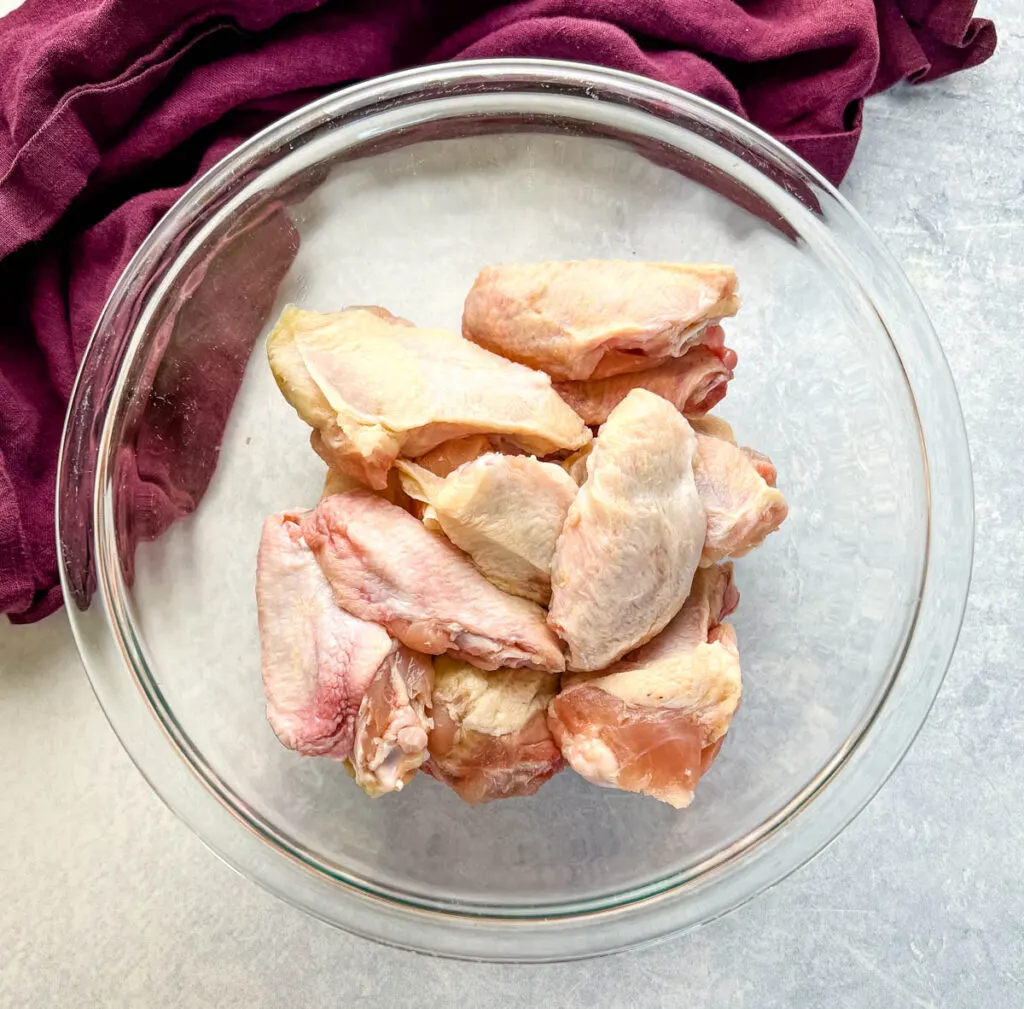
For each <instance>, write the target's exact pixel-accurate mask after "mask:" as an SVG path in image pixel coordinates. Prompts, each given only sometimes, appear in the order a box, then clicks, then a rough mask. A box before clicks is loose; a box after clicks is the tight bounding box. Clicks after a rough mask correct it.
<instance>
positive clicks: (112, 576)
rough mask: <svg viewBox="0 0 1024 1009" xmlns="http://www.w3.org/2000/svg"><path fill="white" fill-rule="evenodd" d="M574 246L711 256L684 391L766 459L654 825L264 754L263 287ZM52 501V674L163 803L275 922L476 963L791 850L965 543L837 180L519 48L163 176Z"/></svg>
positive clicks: (695, 890) (414, 278) (950, 639)
mask: <svg viewBox="0 0 1024 1009" xmlns="http://www.w3.org/2000/svg"><path fill="white" fill-rule="evenodd" d="M590 257H594V258H605V257H607V258H632V257H636V258H638V259H648V260H681V261H687V260H690V261H723V262H728V263H732V264H734V265H735V266H736V268H737V271H738V274H739V277H740V282H741V289H742V293H743V296H744V307H743V308H742V310H741V311H740V314H739V316H738V317H737V318H736V319H735V320H730V321H729V325H728V338H729V344H730V345H731V346H732V347H734V348H735V349H736V350H737V351H738V352H739V357H740V364H739V368H738V371H737V375H736V378H735V380H734V381H733V383H732V385H731V386H730V391H729V395H728V397H727V398H726V400H725V401H724V402H723V403H722V404H721V406H720V407H719V408H718V409H717V411H716V412H718V413H720V414H722V415H723V416H724V417H725V418H726V419H728V420H729V421H730V422H732V424H733V425H734V426H735V428H736V430H737V432H738V435H739V436H740V440H741V442H742V443H744V444H751V445H754V446H756V447H757V448H758V449H760V450H762V451H764V452H767V453H768V454H769V455H770V456H771V457H772V459H773V460H774V461H775V463H776V465H777V466H778V471H779V474H780V476H779V483H780V487H781V488H782V489H783V491H784V492H785V494H786V495H787V497H788V499H789V503H790V515H789V519H788V521H787V522H786V523H785V525H784V526H783V528H782V530H781V531H780V532H779V533H777V534H775V535H773V536H772V537H770V538H769V540H768V542H767V543H766V545H765V546H764V547H763V548H762V549H760V550H758V551H756V552H755V553H754V554H752V555H751V556H749V557H746V558H744V559H742V560H741V561H739V562H738V564H737V581H738V585H739V588H740V591H741V595H742V601H741V603H740V608H739V611H738V613H737V614H736V617H735V625H736V629H737V632H738V635H739V641H740V651H741V656H742V661H743V671H744V701H743V705H742V707H741V708H740V711H739V713H738V714H737V716H736V718H735V720H734V722H733V725H732V729H731V731H730V733H729V736H728V740H727V742H726V745H725V747H724V748H723V750H722V753H721V755H720V757H719V758H718V760H717V762H716V763H715V766H714V768H713V769H712V770H711V772H710V773H709V774H708V775H707V776H706V778H705V779H704V780H703V781H702V783H701V786H700V789H699V791H698V793H697V797H696V800H695V801H694V803H693V805H692V806H691V807H690V808H689V809H687V810H684V811H681V812H678V811H676V810H673V809H671V808H669V807H668V806H665V805H662V804H660V803H658V802H655V801H653V800H650V799H645V798H642V797H640V796H637V795H631V794H624V793H619V792H613V791H608V790H604V789H598V788H594V787H592V786H590V785H588V784H587V783H586V782H584V781H583V780H581V779H580V778H578V777H576V776H575V775H573V774H572V773H564V774H561V775H558V776H556V778H555V779H553V780H552V782H550V783H549V784H548V785H546V786H545V787H544V788H543V789H542V790H541V791H540V792H539V794H538V795H537V796H535V797H533V798H530V799H515V800H509V801H505V802H497V803H493V804H491V805H487V806H483V807H479V808H475V809H474V808H469V807H467V806H465V805H463V804H462V803H461V801H460V800H459V799H458V798H457V797H456V795H455V794H454V793H453V792H450V791H448V790H447V789H446V788H445V787H444V786H442V785H440V784H438V783H436V782H434V781H432V780H430V779H428V778H427V777H425V776H423V775H419V776H418V777H417V778H416V779H415V780H414V781H413V782H412V783H411V784H410V785H409V787H408V788H407V789H406V790H405V791H404V792H402V793H401V794H399V795H395V796H389V797H385V798H383V799H380V800H377V801H370V800H368V799H367V798H366V797H365V796H364V795H363V794H362V793H361V792H360V791H359V790H358V789H357V788H356V787H355V785H354V783H353V782H352V781H351V780H350V779H349V777H348V775H347V774H346V772H345V769H344V768H343V767H342V766H341V765H340V764H338V763H334V762H331V761H328V760H322V759H308V758H301V757H299V756H297V755H296V754H295V753H293V752H290V751H288V750H286V749H284V748H283V747H282V746H281V745H280V744H279V743H278V741H277V739H276V738H275V736H274V734H273V732H272V731H271V730H270V728H269V726H268V724H267V721H266V718H265V716H264V701H263V694H262V687H261V681H260V656H259V646H258V639H257V629H256V607H255V598H254V567H255V555H256V546H257V542H258V537H259V532H260V525H261V522H262V520H263V518H264V516H265V515H267V514H269V513H271V512H275V511H280V510H282V509H283V508H286V507H294V506H304V505H310V504H312V503H313V502H315V500H316V499H317V497H318V495H319V491H320V487H321V482H322V479H323V476H324V471H323V466H322V464H321V463H320V462H319V460H318V459H317V457H316V456H315V455H314V454H313V453H312V452H311V451H310V450H309V447H308V442H307V436H308V431H307V428H306V427H305V425H304V424H303V423H301V422H300V421H299V420H298V419H297V417H296V416H295V415H294V413H293V411H292V410H291V408H290V407H289V406H288V405H287V404H286V403H285V401H284V399H283V398H282V397H281V396H280V395H279V393H278V392H277V390H276V388H275V386H274V382H273V379H272V377H271V374H270V371H269V368H268V367H267V363H266V356H265V351H264V340H265V336H266V333H267V331H268V330H269V328H270V326H271V324H272V322H273V320H274V319H275V318H276V316H277V313H278V312H279V310H280V309H281V307H282V306H283V305H285V304H286V303H288V302H295V303H298V304H301V305H302V306H304V307H308V308H313V309H318V310H321V311H330V310H334V309H337V308H338V307H339V306H342V305H346V304H360V303H362V304H366V303H373V304H383V305H385V306H387V307H388V308H389V309H391V310H392V311H393V312H395V313H397V314H398V315H401V316H405V317H407V318H410V319H412V320H414V321H415V322H417V323H418V324H420V325H424V326H445V327H450V328H456V329H457V328H458V326H459V320H460V313H461V306H462V300H463V297H464V296H465V294H466V292H467V290H468V289H469V287H470V284H471V283H472V280H473V278H474V276H475V274H476V272H477V270H478V269H479V268H480V267H481V266H483V265H485V264H487V263H490V262H499V261H505V262H512V261H521V260H541V259H574V258H590ZM236 388H237V397H235V391H236ZM218 446H219V447H218ZM207 483H208V487H207ZM204 489H205V493H204ZM58 496H59V504H58V533H59V540H60V549H61V561H62V577H63V584H64V591H65V597H66V599H67V600H68V610H69V613H70V616H71V620H72V624H73V627H74V631H75V635H76V638H77V641H78V645H79V648H80V650H81V653H82V656H83V659H84V662H85V665H86V668H87V670H88V674H89V677H90V679H91V681H92V683H93V686H94V688H95V690H96V693H97V695H98V697H99V699H100V702H101V704H102V705H103V708H104V710H105V711H106V713H107V715H108V717H109V719H110V721H111V723H112V725H113V727H114V729H115V731H116V732H117V734H118V736H119V737H120V738H121V740H122V742H123V743H124V745H125V747H126V748H127V750H128V752H129V753H130V754H131V756H132V758H133V759H134V761H135V762H136V763H137V765H138V766H139V768H140V769H141V771H142V773H143V774H144V775H145V776H146V778H147V779H148V780H149V782H150V783H151V784H152V786H153V787H154V788H155V789H156V791H157V792H158V793H159V794H160V795H161V796H162V797H163V799H164V800H165V801H166V802H167V804H168V805H169V806H170V807H171V808H172V809H173V810H174V811H175V812H176V813H177V814H178V815H179V816H180V817H181V818H182V819H183V820H185V822H186V823H188V824H189V825H190V826H191V827H192V828H193V829H194V830H195V831H196V832H197V833H198V834H199V836H200V837H201V838H202V839H203V840H204V841H205V842H206V843H207V844H208V845H209V846H210V847H211V848H212V849H213V850H214V851H215V852H217V853H218V854H219V855H220V856H221V857H223V858H224V859H225V860H226V861H227V862H229V863H230V864H231V865H233V866H235V867H236V868H237V869H238V870H239V871H240V872H242V873H244V874H245V875H246V876H248V877H249V878H251V879H253V880H255V881H257V882H258V883H260V884H261V885H262V886H265V887H266V888H267V889H269V890H271V891H272V892H274V893H276V894H278V895H279V896H281V897H283V898H284V899H286V900H288V901H290V902H292V903H293V904H295V905H297V906H299V907H301V908H303V909H305V910H306V911H308V912H309V913H311V914H314V915H316V916H318V917H320V918H322V919H325V920H326V921H329V922H332V923H334V924H336V925H339V926H341V927H342V928H346V929H350V930H351V931H353V932H356V933H359V934H360V935H364V936H369V937H372V938H374V939H377V940H380V941H383V942H387V943H393V944H395V945H400V946H405V947H410V948H413V949H417V950H422V951H427V952H430V953H438V954H444V955H450V956H458V957H470V958H482V959H494V960H524V961H531V960H555V959H568V958H573V957H582V956H589V955H594V954H598V953H604V952H609V951H612V950H619V949H623V948H627V947H631V946H636V945H640V944H643V943H647V942H651V941H654V940H656V939H659V938H663V937H665V936H667V935H670V934H672V933H677V932H680V931H683V930H686V929H689V928H692V927H694V926H696V925H698V924H700V923H702V922H706V921H708V920H709V919H712V918H714V917H715V916H717V915H719V914H722V913H723V912H725V911H727V910H729V909H730V908H733V907H735V906H736V905H738V904H739V903H741V902H742V901H744V900H746V899H747V898H749V897H750V896H751V895H753V894H755V893H757V892H758V891H760V890H763V889H765V888H766V887H768V886H770V885H771V884H773V883H774V882H776V881H777V880H779V879H781V878H782V877H783V876H785V875H786V874H787V873H789V872H790V871H792V870H793V869H795V868H796V867H798V866H799V865H800V864H801V863H803V862H804V861H806V860H807V859H808V858H810V857H811V856H812V855H814V854H815V853H816V852H817V851H819V850H820V849H821V848H822V847H823V846H824V845H825V844H826V843H827V842H828V841H829V840H830V839H831V838H832V837H834V836H835V835H836V833H837V832H838V831H839V830H840V829H841V828H842V827H843V826H844V825H845V824H846V823H847V822H848V821H849V820H850V819H851V818H852V817H853V816H854V815H855V814H856V813H857V811H858V810H859V809H860V808H861V807H862V806H863V805H864V804H865V803H866V802H867V801H868V799H869V798H870V797H871V796H872V795H873V794H874V792H875V791H876V790H877V789H878V788H879V787H880V786H881V784H882V783H883V782H884V781H885V779H886V777H887V776H888V775H889V774H890V773H891V771H892V770H893V768H894V767H895V765H896V764H897V762H898V761H899V759H900V757H901V756H902V754H903V753H904V752H905V750H906V749H907V747H908V746H909V745H910V743H911V741H912V739H913V737H914V735H915V733H916V732H917V731H918V729H919V728H920V726H921V724H922V722H923V721H924V718H925V716H926V714H927V712H928V708H929V706H930V705H931V703H932V700H933V698H934V697H935V694H936V692H937V690H938V688H939V685H940V683H941V681H942V677H943V675H944V672H945V669H946V666H947V664H948V662H949V659H950V656H951V653H952V651H953V648H954V645H955V641H956V636H957V633H958V630H959V627H960V622H961V616H962V613H963V607H964V603H965V598H966V594H967V588H968V580H969V573H970V565H971V548H972V539H973V535H972V529H973V516H972V493H971V477H970V462H969V457H968V451H967V444H966V438H965V434H964V428H963V423H962V418H961V415H960V410H959V406H958V403H957V398H956V392H955V390H954V387H953V383H952V380H951V378H950V374H949V371H948V369H947V366H946V363H945V360H944V358H943V355H942V352H941V350H940V348H939V344H938V342H937V340H936V338H935V334H934V333H933V331H932V328H931V326H930V325H929V322H928V319H927V317H926V315H925V313H924V311H923V309H922V307H921V305H920V304H919V302H918V300H917V298H916V297H915V295H914V293H913V291H912V290H911V288H910V286H909V284H908V282H907V281H906V279H905V278H904V276H903V274H902V273H901V272H900V270H899V269H898V268H897V266H896V264H895V263H894V262H893V260H892V259H891V258H890V256H889V255H887V254H886V252H885V251H884V250H883V249H882V247H881V246H880V245H879V243H878V241H877V240H876V239H875V238H874V237H873V236H872V234H871V233H870V231H869V230H868V229H867V227H866V226H865V225H864V223H863V222H862V221H861V220H860V218H859V217H858V216H857V215H856V214H855V213H854V211H853V210H852V209H851V208H850V207H849V206H848V205H847V204H846V203H845V201H844V200H843V199H842V198H841V197H840V196H839V195H838V194H837V193H836V191H835V190H834V189H833V188H832V187H831V186H829V185H828V184H827V183H826V182H825V181H824V180H823V179H822V178H821V177H820V176H819V175H818V174H817V173H816V172H814V171H813V170H812V169H810V168H809V167H808V166H807V165H805V164H804V163H803V162H802V161H801V160H800V159H799V158H797V157H796V156H795V155H794V154H792V153H791V152H790V151H788V150H787V149H786V148H785V147H783V146H781V145H780V144H779V143H777V142H775V141H774V140H772V139H771V138H770V137H768V136H766V135H765V134H764V133H762V132H760V131H759V130H757V129H755V128H754V127H753V126H750V125H749V124H747V123H745V122H742V121H741V120H739V119H737V118H735V117H734V116H732V115H730V114H729V113H727V112H724V111H722V110H721V109H719V108H717V107H715V106H713V105H711V104H709V103H707V102H705V101H702V100H701V99H698V98H695V97H693V96H690V95H687V94H684V93H682V92H680V91H677V90H675V89H673V88H670V87H666V86H664V85H661V84H657V83H654V82H652V81H648V80H644V79H641V78H639V77H635V76H632V75H630V74H624V73H617V72H613V71H608V70H603V69H599V68H596V67H590V66H583V65H578V64H571V63H560V62H548V61H537V60H516V61H508V60H500V61H479V62H471V63H459V64H446V65H441V66H432V67H426V68H424V69H419V70H412V71H408V72H404V73H399V74H394V75H392V76H390V77H385V78H382V79H379V80H375V81H371V82H368V83H366V84H360V85H357V86H355V87H351V88H348V89H346V90H344V91H341V92H339V93H337V94H334V95H331V96H329V97H327V98H324V99H322V100H320V101H317V102H315V103H313V104H312V105H309V106H307V107H305V108H303V109H301V110H300V111H298V112H296V113H294V114H293V115H290V116H288V117H286V118H285V119H283V120H281V121H280V122H279V123H277V124H276V125H274V126H272V127H270V128H269V129H267V130H264V131H263V132H262V133H260V134H259V135H258V136H256V137H255V138H253V139H252V140H250V141H249V142H248V143H246V144H244V145H243V146H241V147H240V148H238V149H237V150H236V151H235V152H234V153H233V154H231V155H230V156H229V157H227V158H226V159H225V160H224V161H222V162H221V163H220V164H218V165H217V166H216V167H215V168H214V169H212V170H211V171H210V172H208V173H207V174H206V175H205V176H204V177H203V178H202V179H201V180H199V181H198V182H197V183H196V184H195V185H194V186H192V188H191V189H190V190H189V191H188V192H187V193H186V194H185V195H184V196H183V197H182V198H181V199H180V200H179V201H178V202H177V204H175V206H174V207H173V209H172V210H171V211H170V212H169V213H168V214H167V215H166V216H165V217H164V218H163V220H161V221H160V223H159V224H158V225H157V226H156V228H154V230H153V232H152V233H151V234H150V235H149V237H148V238H147V239H146V241H145V242H144V244H143V245H142V247H141V248H140V249H139V251H138V253H137V254H136V255H135V257H134V259H133V260H132V261H131V263H130V265H129V266H128V269H127V270H126V271H125V273H124V275H123V276H122V277H121V279H120V281H119V282H118V284H117V286H116V288H115V289H114V291H113V293H112V295H111V297H110V299H109V301H108V302H107V305H106V307H105V309H104V311H103V314H102V317H101V318H100V320H99V323H98V324H97V327H96V331H95V334H94V335H93V338H92V343H91V344H90V347H89V350H88V352H87V354H86V357H85V361H84V363H83V366H82V371H81V374H80V376H79V379H78V384H77V387H76V389H75V393H74V396H73V398H72V402H71V406H70V409H69V413H68V421H67V428H66V432H65V437H64V445H63V452H62V456H61V462H60V477H59V491H58ZM175 518H177V521H173V522H172V521H171V520H172V519H175Z"/></svg>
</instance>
